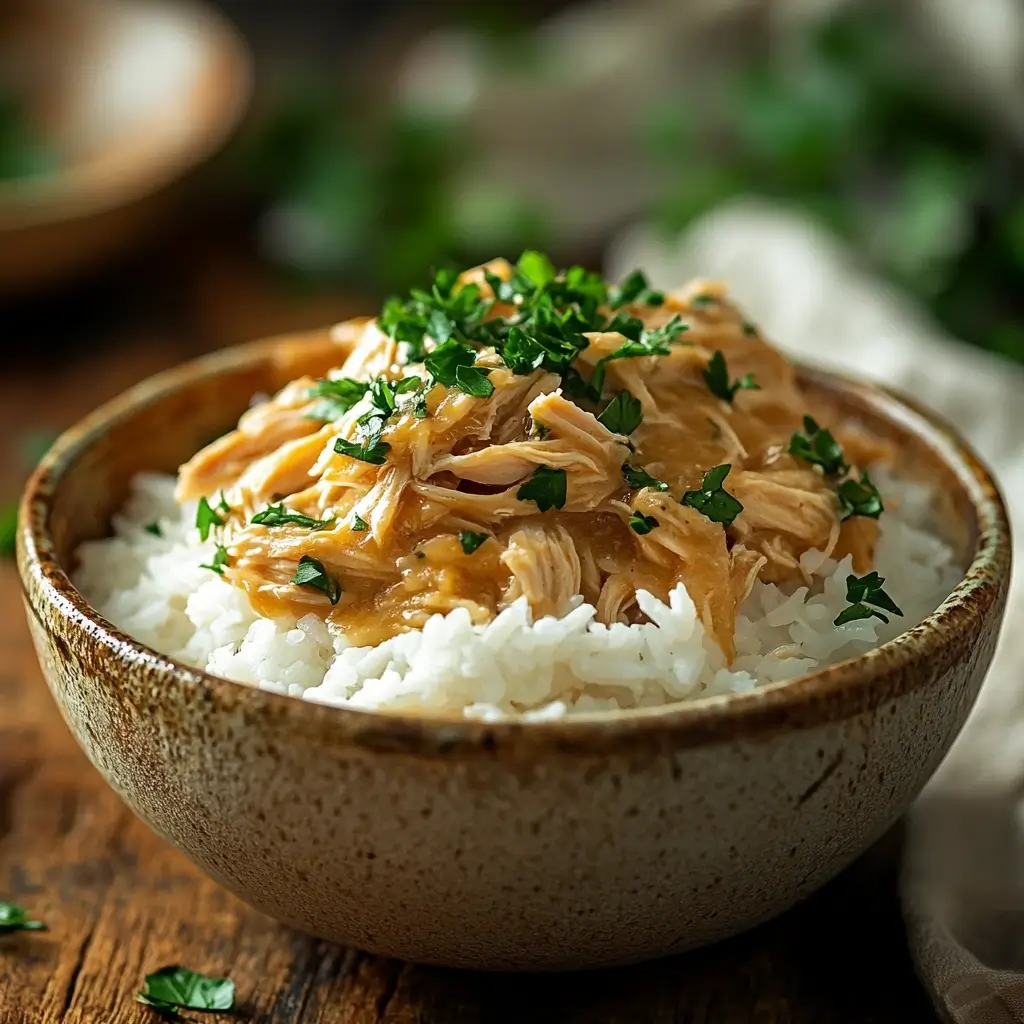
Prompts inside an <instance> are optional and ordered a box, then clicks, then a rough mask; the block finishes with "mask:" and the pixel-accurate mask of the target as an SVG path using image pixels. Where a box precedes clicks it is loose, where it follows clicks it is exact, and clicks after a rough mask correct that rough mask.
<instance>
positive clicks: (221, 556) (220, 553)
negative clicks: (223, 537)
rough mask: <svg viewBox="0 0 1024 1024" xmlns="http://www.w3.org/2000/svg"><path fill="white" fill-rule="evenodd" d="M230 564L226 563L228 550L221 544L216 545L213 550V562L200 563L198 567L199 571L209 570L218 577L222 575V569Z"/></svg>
mask: <svg viewBox="0 0 1024 1024" xmlns="http://www.w3.org/2000/svg"><path fill="white" fill-rule="evenodd" d="M230 564H231V563H230V562H229V561H228V549H227V548H226V547H224V545H223V544H218V545H217V546H216V547H215V548H214V549H213V561H211V562H201V563H200V565H199V568H200V569H209V570H210V571H211V572H215V573H216V574H217V575H218V576H223V575H224V569H225V567H226V566H228V565H230Z"/></svg>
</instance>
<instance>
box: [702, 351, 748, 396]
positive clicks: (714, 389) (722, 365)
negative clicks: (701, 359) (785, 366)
mask: <svg viewBox="0 0 1024 1024" xmlns="http://www.w3.org/2000/svg"><path fill="white" fill-rule="evenodd" d="M702 372H703V375H704V383H705V384H707V386H708V391H710V392H711V394H713V395H715V396H716V397H717V398H721V399H722V401H723V402H730V403H731V402H732V400H733V399H734V398H735V397H736V392H737V391H739V390H741V389H744V388H745V389H748V390H751V391H759V390H760V389H761V385H760V384H756V383H755V382H754V375H753V374H752V373H747V374H744V375H743V376H742V377H741V378H740V379H739V380H734V381H733V382H732V383H731V384H730V383H729V368H728V366H727V365H726V362H725V356H724V355H723V354H722V352H721V350H717V351H716V352H715V354H714V355H713V356H712V357H711V359H710V360H709V361H708V365H707V366H706V367H705V369H704V370H703V371H702Z"/></svg>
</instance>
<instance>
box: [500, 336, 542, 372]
mask: <svg viewBox="0 0 1024 1024" xmlns="http://www.w3.org/2000/svg"><path fill="white" fill-rule="evenodd" d="M545 354H546V353H545V350H544V348H543V346H542V345H541V344H540V342H539V341H537V339H536V338H531V337H530V335H528V334H527V333H526V332H525V331H524V330H523V329H522V328H521V327H513V328H511V329H510V330H509V332H508V340H507V341H506V342H505V344H504V346H503V347H502V350H501V358H502V359H504V360H505V365H506V366H507V367H508V368H509V369H510V370H511V371H512V372H513V373H518V374H527V373H533V371H534V370H536V369H537V368H538V367H539V366H540V365H541V364H542V363H543V362H544V356H545Z"/></svg>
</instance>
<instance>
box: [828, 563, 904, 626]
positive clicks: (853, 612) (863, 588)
mask: <svg viewBox="0 0 1024 1024" xmlns="http://www.w3.org/2000/svg"><path fill="white" fill-rule="evenodd" d="M884 583H885V580H884V579H883V578H882V577H881V576H879V575H878V573H877V572H869V573H868V574H867V575H866V576H860V577H857V576H853V575H850V576H847V577H846V600H847V601H849V602H850V605H849V607H848V608H844V609H843V610H842V611H841V612H840V613H839V614H838V615H837V616H836V617H835V618H834V619H833V620H832V621H833V624H834V625H836V626H842V625H844V624H845V623H847V622H855V621H856V620H857V619H870V618H876V619H881V620H882V621H883V622H886V623H887V622H888V621H889V617H888V615H886V614H885V612H889V613H891V614H892V615H902V614H903V612H902V610H901V609H900V607H899V605H898V604H896V602H895V601H894V600H893V599H892V598H891V597H890V596H889V595H888V594H887V593H886V592H885V591H884V590H883V589H882V585H883V584H884ZM878 609H882V611H879V610H878Z"/></svg>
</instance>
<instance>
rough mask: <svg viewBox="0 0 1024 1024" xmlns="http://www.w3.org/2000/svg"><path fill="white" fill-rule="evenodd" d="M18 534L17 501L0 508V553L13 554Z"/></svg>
mask: <svg viewBox="0 0 1024 1024" xmlns="http://www.w3.org/2000/svg"><path fill="white" fill-rule="evenodd" d="M17 535H18V503H17V502H16V501H12V502H11V503H10V504H8V505H4V506H3V507H2V508H0V554H3V555H13V554H14V547H15V542H16V538H17Z"/></svg>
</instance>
